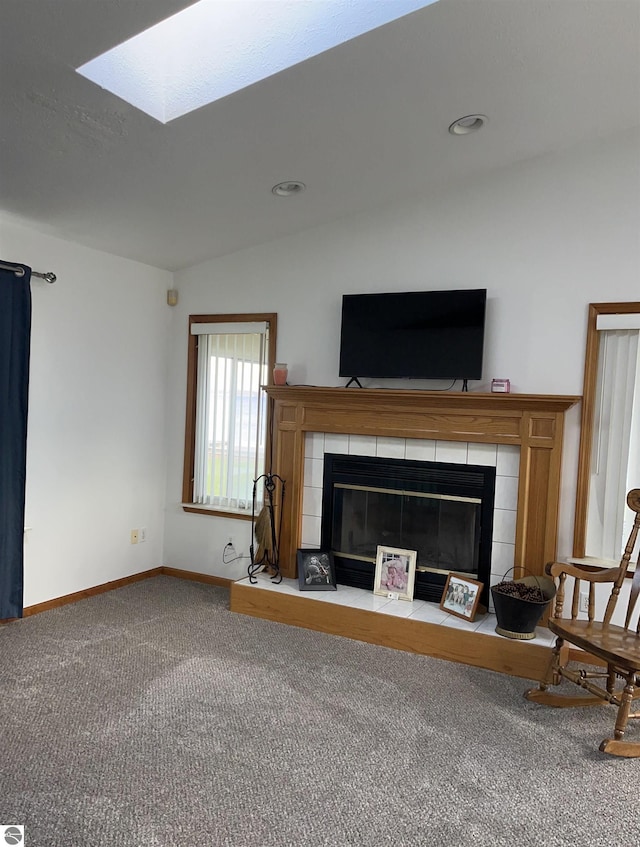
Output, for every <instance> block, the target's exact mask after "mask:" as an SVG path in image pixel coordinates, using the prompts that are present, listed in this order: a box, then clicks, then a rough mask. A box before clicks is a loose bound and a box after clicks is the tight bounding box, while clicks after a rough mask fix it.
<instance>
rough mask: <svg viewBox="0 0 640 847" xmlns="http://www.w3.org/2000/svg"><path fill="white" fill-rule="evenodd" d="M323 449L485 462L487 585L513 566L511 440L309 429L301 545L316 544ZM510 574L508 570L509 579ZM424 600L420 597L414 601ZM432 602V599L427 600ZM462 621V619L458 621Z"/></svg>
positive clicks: (514, 455) (515, 453) (514, 449)
mask: <svg viewBox="0 0 640 847" xmlns="http://www.w3.org/2000/svg"><path fill="white" fill-rule="evenodd" d="M325 453H342V454H346V455H351V456H377V457H385V458H392V459H411V460H414V461H423V462H452V463H455V464H471V465H488V466H490V467H494V468H495V469H496V495H495V507H494V513H493V541H492V548H491V579H490V584H491V585H494V584H495V583H496V582H500V580H501V579H502V577H503V576H504V575H505V574H508V572H509V570H510V569H511V568H512V567H513V564H514V555H515V535H516V516H517V505H518V472H519V465H520V448H519V447H518V446H516V445H513V444H476V443H467V442H463V441H435V440H431V439H417V438H392V437H379V436H364V435H342V434H336V433H322V432H310V433H307V434H306V437H305V449H304V456H305V458H304V494H303V504H302V540H301V546H302V547H307V548H310V547H311V548H312V547H319V546H320V527H321V520H322V475H323V464H324V458H323V457H324V454H325ZM512 576H513V574H509V577H512ZM417 602H422V601H417ZM427 605H428V606H434V607H435V608H436V609H437V608H438V607H437V606H436V605H435V604H433V603H427ZM461 623H463V624H464V623H465V622H464V621H461Z"/></svg>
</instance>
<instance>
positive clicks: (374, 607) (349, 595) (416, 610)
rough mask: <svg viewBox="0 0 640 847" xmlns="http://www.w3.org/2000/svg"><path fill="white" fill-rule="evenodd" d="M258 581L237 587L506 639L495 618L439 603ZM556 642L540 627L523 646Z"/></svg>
mask: <svg viewBox="0 0 640 847" xmlns="http://www.w3.org/2000/svg"><path fill="white" fill-rule="evenodd" d="M256 579H257V583H256V584H255V585H252V584H251V583H250V582H249V579H248V578H247V579H243V580H240V581H239V583H238V585H241V586H243V587H244V586H247V587H251V588H253V589H255V590H258V591H272V592H276V593H277V594H282V595H285V596H292V597H296V598H300V599H303V600H304V599H306V600H321V601H322V602H323V603H328V604H333V605H336V606H346V607H348V608H350V609H363V610H365V611H369V612H376V613H377V614H380V615H387V616H390V617H395V618H403V619H405V620H412V621H419V622H421V623H427V624H435V625H436V626H442V627H448V628H453V629H457V630H463V631H464V632H477V633H482V634H483V635H494V636H495V637H496V638H498V639H500V640H504V636H503V635H498V633H497V632H496V631H495V627H496V617H495V615H492V614H484V615H478V616H477V617H476V619H475V620H474V621H465V620H463V619H462V618H459V617H457V616H456V615H450V614H448V613H447V612H445V611H443V610H442V609H441V608H440V606H439V605H438V604H437V603H429V602H427V601H426V600H413V601H411V602H409V601H407V600H389V599H388V598H387V597H383V596H381V595H378V594H374V593H373V591H365V590H364V589H362V588H353V587H351V586H350V585H339V586H338V588H337V590H336V591H300V589H299V587H298V581H297V580H294V579H286V578H285V579H283V580H282V582H281V583H279V584H274V583H273V582H272V581H271V579H270V578H269V577H268V576H267V575H266V574H257V576H256ZM553 642H554V637H553V635H552V634H551V633H550V632H549V630H548V629H547V628H546V627H538V628H537V629H536V636H535V638H531V639H527V640H526V641H525V642H521V643H526V644H534V645H536V646H542V647H552V646H553Z"/></svg>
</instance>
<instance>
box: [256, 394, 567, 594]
mask: <svg viewBox="0 0 640 847" xmlns="http://www.w3.org/2000/svg"><path fill="white" fill-rule="evenodd" d="M266 391H267V394H268V396H269V399H270V401H272V410H273V415H272V420H273V447H272V451H271V453H272V456H273V465H274V468H275V469H276V470H277V472H278V474H279V475H280V476H281V477H282V478H283V479H285V480H286V481H287V495H286V498H284V499H283V502H282V505H281V506H280V504H276V505H277V507H278V511H279V513H280V516H281V520H280V526H281V537H280V545H279V546H280V568H281V572H282V573H283V575H284V576H286V577H289V578H295V577H296V549H297V548H299V547H300V546H301V543H302V541H303V533H304V523H305V520H304V519H303V513H302V506H303V489H304V486H305V481H304V472H305V465H306V463H307V461H309V460H307V459H306V458H305V455H304V449H305V436H306V435H307V434H308V433H325V435H330V436H332V437H336V438H343V437H347V436H348V438H349V443H350V444H351V440H352V439H356V440H357V439H370V438H379V439H382V440H383V441H384V440H386V439H406V442H407V454H406V456H407V457H408V445H409V443H415V444H416V445H419V444H422V443H424V442H425V441H428V442H433V441H435V442H436V444H437V445H439V444H441V443H443V442H444V443H456V444H458V443H460V444H463V443H467V444H469V445H477V447H478V448H480V447H482V446H483V445H497V448H498V451H500V449H501V448H509V449H512V448H515V449H516V450H517V452H518V455H519V460H518V466H519V473H518V480H517V498H516V507H515V508H516V510H517V511H514V512H513V515H514V521H513V534H512V539H511V541H512V547H513V556H512V559H511V565H513V566H514V568H515V571H514V573H515V575H516V576H521V575H522V574H521V569H522V568H524V567H526V569H527V570H528V571H529V572H530V573H533V574H542V573H543V572H544V566H545V563H546V562H549V561H551V560H552V559H554V558H555V557H556V549H557V548H556V543H557V530H558V507H559V500H560V471H561V462H562V441H563V430H564V416H565V412H566V411H567V410H568V409H570V408H571V407H572V406H574V405H575V404H576V403H577V402H578V401H579V400H580V398H579V397H575V396H564V395H546V394H515V393H513V394H484V393H477V392H472V391H468V392H449V391H433V392H430V391H403V390H395V389H351V388H325V387H319V386H289V385H284V386H268V387H267V388H266ZM469 451H471V447H469ZM330 452H338V451H336V450H332V451H330ZM347 452H350V451H347ZM356 452H358V453H359V452H360V451H356ZM377 455H381V451H379V450H378V451H377ZM411 458H413V457H411ZM440 458H441V459H442V460H443V461H447V459H446V458H445V457H440ZM320 485H321V483H320ZM313 514H317V513H316V512H315V511H314V512H313ZM318 521H320V518H318ZM501 523H502V521H501V520H497V510H496V519H494V548H495V539H496V535H497V529H500V524H501ZM302 546H313V545H312V544H310V543H309V544H303V545H302ZM493 558H494V562H493V568H494V571H495V570H496V561H495V553H494V556H493ZM505 570H506V569H505ZM503 573H504V571H503Z"/></svg>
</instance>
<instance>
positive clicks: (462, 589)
mask: <svg viewBox="0 0 640 847" xmlns="http://www.w3.org/2000/svg"><path fill="white" fill-rule="evenodd" d="M482 586H483V583H482V582H478V581H477V580H475V579H469V577H467V576H461V575H460V574H455V573H450V574H449V576H448V577H447V582H446V585H445V587H444V591H443V592H442V600H440V608H441V609H444V611H445V612H449V614H450V615H457V616H458V617H459V618H464V619H465V620H466V621H472V620H473V619H474V618H475V616H476V611H477V609H478V602H479V601H480V592H481V591H482Z"/></svg>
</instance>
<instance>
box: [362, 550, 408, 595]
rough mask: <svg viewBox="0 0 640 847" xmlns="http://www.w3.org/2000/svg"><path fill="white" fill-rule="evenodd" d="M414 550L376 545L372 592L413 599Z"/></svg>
mask: <svg viewBox="0 0 640 847" xmlns="http://www.w3.org/2000/svg"><path fill="white" fill-rule="evenodd" d="M416 557H417V554H416V551H415V550H401V549H400V548H399V547H382V546H380V545H378V550H377V554H376V575H375V579H374V582H373V593H374V594H383V595H385V596H386V597H388V596H389V595H394V599H395V596H396V595H397V598H398V600H413V584H414V581H415V578H416Z"/></svg>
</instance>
